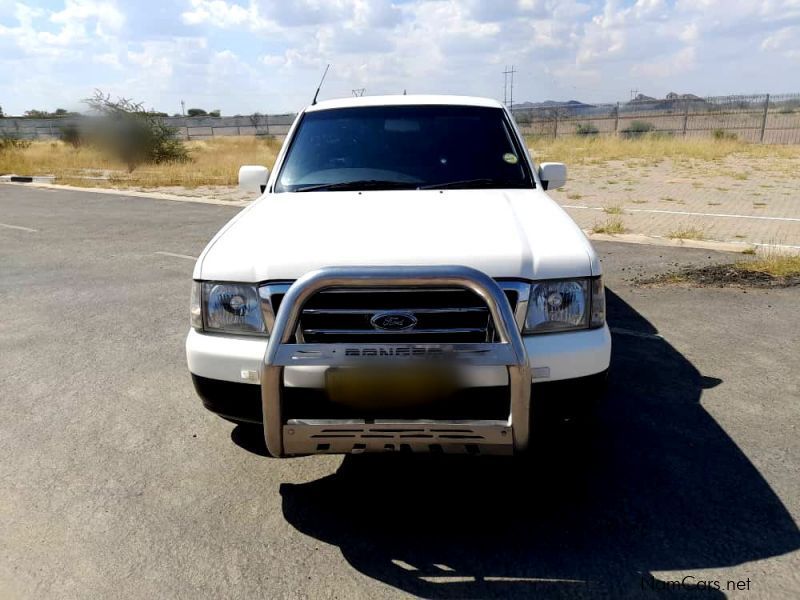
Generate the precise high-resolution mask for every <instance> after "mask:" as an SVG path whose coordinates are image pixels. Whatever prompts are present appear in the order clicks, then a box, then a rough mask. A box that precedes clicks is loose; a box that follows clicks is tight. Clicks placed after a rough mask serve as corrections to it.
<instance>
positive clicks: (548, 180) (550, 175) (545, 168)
mask: <svg viewBox="0 0 800 600" xmlns="http://www.w3.org/2000/svg"><path fill="white" fill-rule="evenodd" d="M539 179H541V181H542V187H543V188H544V189H546V190H554V189H556V188H560V187H563V186H564V184H565V183H567V165H565V164H564V163H556V162H552V163H551V162H546V163H542V164H541V165H539Z"/></svg>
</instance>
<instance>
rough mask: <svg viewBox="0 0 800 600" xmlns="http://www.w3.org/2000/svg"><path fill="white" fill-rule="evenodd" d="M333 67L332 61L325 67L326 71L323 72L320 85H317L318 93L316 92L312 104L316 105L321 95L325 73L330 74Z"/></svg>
mask: <svg viewBox="0 0 800 600" xmlns="http://www.w3.org/2000/svg"><path fill="white" fill-rule="evenodd" d="M330 68H331V63H328V66H327V67H325V72H324V73H323V74H322V79H320V80H319V87H317V93H316V94H314V99H313V100H312V101H311V106H314V105H315V104H316V103H317V96H319V91H320V90H321V89H322V82H323V81H325V75H327V74H328V69H330Z"/></svg>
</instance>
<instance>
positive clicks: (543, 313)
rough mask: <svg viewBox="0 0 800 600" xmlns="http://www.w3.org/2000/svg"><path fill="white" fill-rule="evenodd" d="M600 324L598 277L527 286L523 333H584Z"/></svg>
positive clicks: (601, 308) (602, 296) (602, 298)
mask: <svg viewBox="0 0 800 600" xmlns="http://www.w3.org/2000/svg"><path fill="white" fill-rule="evenodd" d="M603 323H605V294H604V290H603V282H602V280H601V279H600V278H599V277H598V278H595V279H571V280H562V281H540V282H537V283H533V284H532V285H531V293H530V300H529V301H528V315H527V317H526V319H525V329H524V333H549V332H553V331H569V330H573V329H587V328H589V327H601V326H602V325H603Z"/></svg>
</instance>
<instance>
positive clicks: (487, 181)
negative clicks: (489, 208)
mask: <svg viewBox="0 0 800 600" xmlns="http://www.w3.org/2000/svg"><path fill="white" fill-rule="evenodd" d="M507 185H508V182H506V181H501V180H499V179H491V178H489V177H481V178H479V179H462V180H460V181H446V182H444V183H432V184H430V185H423V186H420V187H419V189H421V190H440V189H447V188H458V187H464V188H470V187H487V186H494V187H505V186H507Z"/></svg>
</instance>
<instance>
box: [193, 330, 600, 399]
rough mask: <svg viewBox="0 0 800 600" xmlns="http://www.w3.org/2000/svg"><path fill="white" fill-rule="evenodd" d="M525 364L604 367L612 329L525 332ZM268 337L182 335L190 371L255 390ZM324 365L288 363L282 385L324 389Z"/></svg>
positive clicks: (492, 375) (486, 379) (476, 375)
mask: <svg viewBox="0 0 800 600" xmlns="http://www.w3.org/2000/svg"><path fill="white" fill-rule="evenodd" d="M522 341H523V344H525V350H526V352H527V354H528V363H529V364H530V368H531V372H532V374H533V377H532V380H533V382H535V383H544V382H547V381H561V380H565V379H577V378H579V377H586V376H589V375H594V374H596V373H601V372H602V371H605V370H606V369H608V365H609V361H610V359H611V334H610V332H609V331H608V326H604V327H601V328H599V329H588V330H584V331H570V332H565V333H551V334H547V335H535V336H524V337H523V338H522ZM267 342H268V340H267V338H254V337H236V336H225V335H216V334H208V333H200V332H198V331H195V330H194V329H192V330H190V331H189V335H188V336H187V338H186V360H187V362H188V364H189V371H191V373H192V374H193V375H196V376H199V377H201V378H204V379H209V380H217V381H225V382H231V383H241V384H250V385H252V386H253V388H254V389H257V385H258V384H259V372H260V369H261V363H262V361H263V360H264V353H265V352H266V350H267ZM326 370H327V367H324V366H320V367H317V366H308V367H287V368H286V371H285V385H286V386H287V387H307V388H318V389H321V388H324V387H325V371H326ZM469 381H470V385H473V386H475V387H488V386H496V385H505V384H506V379H505V373H504V369H502V368H500V369H497V368H495V367H473V368H471V369H470V373H469Z"/></svg>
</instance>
